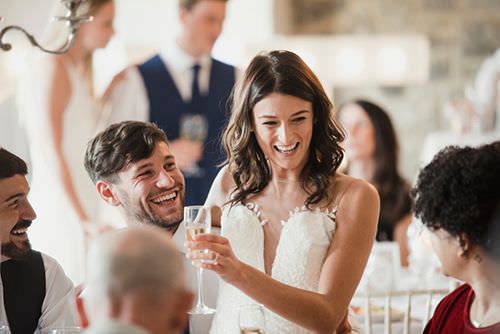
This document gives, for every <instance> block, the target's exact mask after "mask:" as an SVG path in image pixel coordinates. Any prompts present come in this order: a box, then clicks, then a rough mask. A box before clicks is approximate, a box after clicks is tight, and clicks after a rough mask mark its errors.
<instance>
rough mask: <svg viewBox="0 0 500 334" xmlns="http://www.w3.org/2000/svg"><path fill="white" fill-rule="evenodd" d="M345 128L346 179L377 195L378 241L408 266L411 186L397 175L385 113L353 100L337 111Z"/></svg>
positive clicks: (395, 145)
mask: <svg viewBox="0 0 500 334" xmlns="http://www.w3.org/2000/svg"><path fill="white" fill-rule="evenodd" d="M339 120H340V122H341V123H342V125H343V126H344V127H345V129H346V132H347V138H346V142H345V146H344V148H345V149H346V152H347V153H346V155H347V165H346V173H347V174H348V175H351V176H354V177H359V178H361V179H363V180H367V181H368V182H370V183H371V184H373V185H374V186H375V188H377V191H378V193H379V195H380V218H379V223H378V226H377V241H396V242H397V243H398V246H399V252H400V258H401V265H402V266H408V255H409V250H408V238H407V231H408V226H409V225H410V223H411V205H412V201H411V197H410V185H409V184H408V182H407V181H406V180H405V179H404V178H403V177H402V176H401V174H400V173H399V171H398V154H399V145H398V140H397V136H396V131H394V127H393V125H392V122H391V119H390V118H389V115H388V114H387V112H386V111H385V110H384V109H382V108H381V107H380V106H378V105H376V104H375V103H373V102H370V101H366V100H355V101H352V102H349V103H346V104H344V105H343V106H342V107H341V108H340V110H339Z"/></svg>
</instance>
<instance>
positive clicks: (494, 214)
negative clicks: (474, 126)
mask: <svg viewBox="0 0 500 334" xmlns="http://www.w3.org/2000/svg"><path fill="white" fill-rule="evenodd" d="M412 194H413V196H414V198H415V208H414V209H415V215H416V216H417V217H418V218H421V220H422V222H423V223H424V225H426V226H427V227H429V228H430V229H431V230H437V229H443V230H445V231H447V232H448V233H449V234H450V235H452V236H459V235H460V234H462V233H464V234H466V235H467V236H468V237H469V238H470V240H471V242H472V243H474V244H476V245H478V246H480V247H481V248H483V249H484V250H485V252H486V253H487V254H489V255H490V256H491V257H492V258H496V259H497V260H500V235H499V233H500V141H498V142H494V143H492V144H488V145H483V146H480V147H478V148H472V147H464V148H459V147H455V146H450V147H447V148H445V149H444V150H442V151H440V152H439V153H438V154H437V155H436V156H435V157H434V158H433V159H432V161H431V162H430V163H429V164H428V165H427V166H426V167H425V168H423V169H422V170H421V172H420V174H419V176H418V180H417V183H416V185H415V187H414V188H413V190H412Z"/></svg>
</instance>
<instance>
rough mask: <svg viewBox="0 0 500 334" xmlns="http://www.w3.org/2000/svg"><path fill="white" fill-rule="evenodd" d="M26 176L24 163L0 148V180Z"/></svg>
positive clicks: (26, 167) (26, 168)
mask: <svg viewBox="0 0 500 334" xmlns="http://www.w3.org/2000/svg"><path fill="white" fill-rule="evenodd" d="M26 174H28V166H27V165H26V162H24V160H23V159H21V158H19V157H18V156H17V155H15V154H13V153H11V152H9V151H7V150H6V149H4V148H1V147H0V179H6V178H9V177H12V176H14V175H26Z"/></svg>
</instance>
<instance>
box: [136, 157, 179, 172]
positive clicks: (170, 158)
mask: <svg viewBox="0 0 500 334" xmlns="http://www.w3.org/2000/svg"><path fill="white" fill-rule="evenodd" d="M174 159H175V157H174V156H173V155H172V154H169V155H166V156H165V157H163V161H168V160H174ZM152 166H153V163H151V162H147V163H145V164H144V165H141V166H139V167H137V169H136V171H135V173H138V172H140V171H141V170H143V169H146V168H149V167H152Z"/></svg>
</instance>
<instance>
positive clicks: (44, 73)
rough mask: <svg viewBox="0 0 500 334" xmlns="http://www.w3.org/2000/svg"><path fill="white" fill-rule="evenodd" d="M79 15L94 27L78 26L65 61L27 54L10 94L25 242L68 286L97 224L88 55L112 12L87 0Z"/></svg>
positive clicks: (109, 28)
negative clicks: (23, 166) (21, 138)
mask: <svg viewBox="0 0 500 334" xmlns="http://www.w3.org/2000/svg"><path fill="white" fill-rule="evenodd" d="M81 9H82V10H81V12H80V14H82V15H85V14H87V15H92V16H93V17H94V20H93V21H92V22H90V23H85V24H82V25H81V27H80V29H79V31H78V34H77V36H76V38H75V41H74V44H73V46H72V47H71V49H70V50H69V51H68V52H67V53H66V54H63V55H47V54H37V55H35V56H34V58H33V61H32V62H31V64H29V66H28V68H29V70H28V71H27V73H26V75H25V76H24V78H23V79H22V83H21V85H20V90H19V93H18V105H19V108H20V114H21V115H22V117H23V119H24V123H25V126H26V131H27V136H28V142H29V146H30V154H31V163H32V175H33V177H32V181H31V192H30V201H31V203H32V205H33V207H34V209H35V210H36V212H37V216H38V219H37V222H36V223H35V224H33V228H32V229H31V231H30V239H31V242H32V244H33V247H34V248H36V249H37V250H40V251H43V252H45V253H47V254H49V255H51V256H53V257H54V258H55V259H56V260H57V261H58V262H59V263H60V264H61V265H62V267H63V269H64V271H65V272H66V274H67V275H68V276H69V277H70V278H71V279H72V280H73V281H74V283H76V284H78V283H81V282H82V281H83V279H84V267H85V263H84V261H85V240H84V239H85V232H84V231H86V230H89V227H90V226H92V225H94V223H93V222H96V221H97V219H98V217H97V214H98V212H99V209H98V207H99V205H100V204H99V201H98V200H99V199H98V197H97V192H96V191H95V188H94V186H93V184H92V182H91V181H90V179H89V178H88V176H87V174H86V172H85V169H84V166H83V157H84V153H85V148H86V144H87V141H88V140H89V139H90V138H91V137H92V136H93V134H94V133H95V131H96V130H97V128H96V127H97V125H98V121H99V105H98V102H97V100H96V99H95V98H94V96H93V92H92V53H93V52H94V50H96V49H99V48H104V47H105V46H106V45H107V43H108V41H109V40H110V38H111V36H112V35H113V33H114V31H113V18H114V13H115V8H114V3H113V1H112V0H88V1H87V2H85V3H84V4H83V5H82V6H81Z"/></svg>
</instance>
